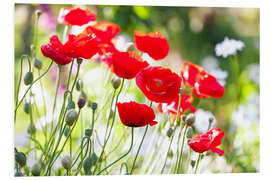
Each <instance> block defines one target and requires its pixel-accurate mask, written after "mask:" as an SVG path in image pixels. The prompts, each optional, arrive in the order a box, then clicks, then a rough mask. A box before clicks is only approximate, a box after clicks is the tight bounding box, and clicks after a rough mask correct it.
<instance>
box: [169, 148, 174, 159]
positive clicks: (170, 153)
mask: <svg viewBox="0 0 270 180" xmlns="http://www.w3.org/2000/svg"><path fill="white" fill-rule="evenodd" d="M168 157H169V158H172V157H173V151H172V150H170V151H169V153H168Z"/></svg>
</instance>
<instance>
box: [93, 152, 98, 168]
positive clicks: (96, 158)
mask: <svg viewBox="0 0 270 180" xmlns="http://www.w3.org/2000/svg"><path fill="white" fill-rule="evenodd" d="M97 160H98V157H97V155H96V153H92V155H91V163H92V166H95V165H96V163H97Z"/></svg>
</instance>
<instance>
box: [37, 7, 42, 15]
mask: <svg viewBox="0 0 270 180" xmlns="http://www.w3.org/2000/svg"><path fill="white" fill-rule="evenodd" d="M41 14H42V12H41V10H39V9H38V10H36V16H37V17H39V16H41Z"/></svg>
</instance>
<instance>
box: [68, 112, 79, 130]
mask: <svg viewBox="0 0 270 180" xmlns="http://www.w3.org/2000/svg"><path fill="white" fill-rule="evenodd" d="M77 118H78V113H77V111H76V110H75V109H70V110H69V111H68V112H67V115H66V123H67V125H68V126H72V124H73V123H74V122H75V121H76V120H77Z"/></svg>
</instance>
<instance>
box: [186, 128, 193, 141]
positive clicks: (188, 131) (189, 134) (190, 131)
mask: <svg viewBox="0 0 270 180" xmlns="http://www.w3.org/2000/svg"><path fill="white" fill-rule="evenodd" d="M192 137H193V129H192V127H189V128H188V130H187V138H188V139H190V138H192Z"/></svg>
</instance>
